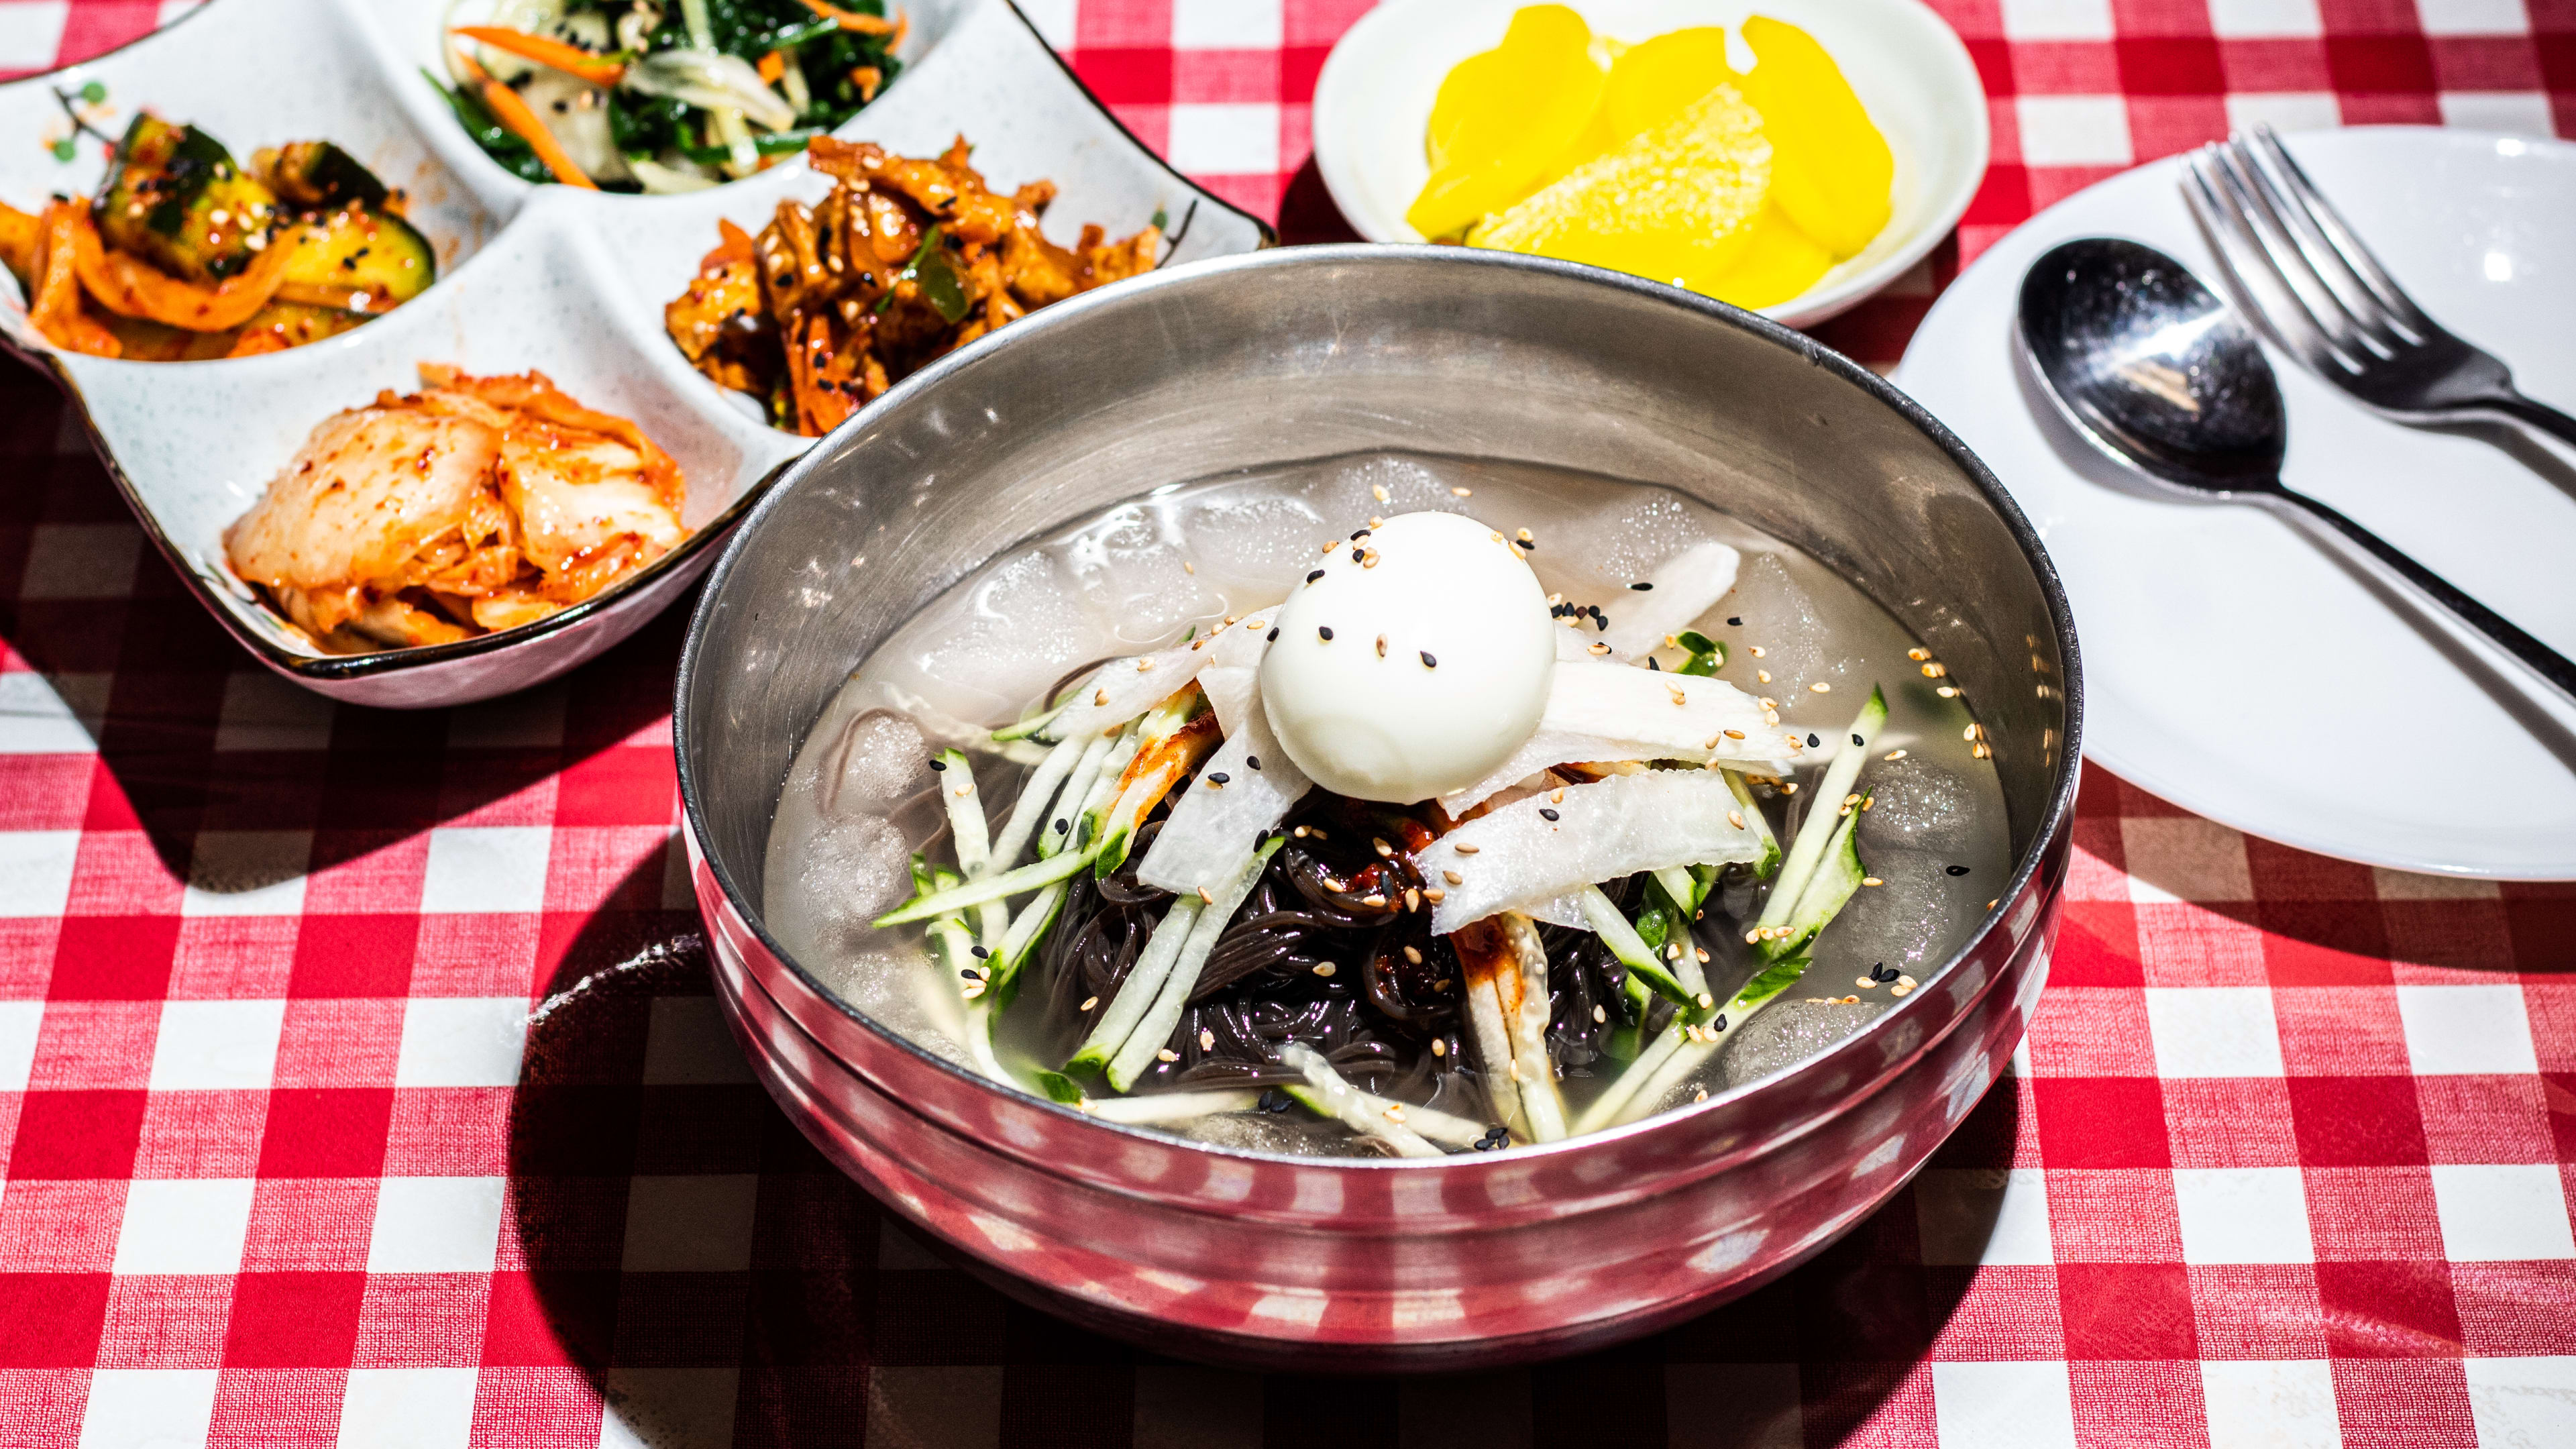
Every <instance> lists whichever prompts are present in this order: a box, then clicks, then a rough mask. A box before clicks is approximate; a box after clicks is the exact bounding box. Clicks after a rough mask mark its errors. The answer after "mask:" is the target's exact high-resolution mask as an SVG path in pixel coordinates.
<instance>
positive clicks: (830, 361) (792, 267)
mask: <svg viewBox="0 0 2576 1449" xmlns="http://www.w3.org/2000/svg"><path fill="white" fill-rule="evenodd" d="M807 154H808V156H809V157H810V158H811V160H812V162H813V165H814V168H815V169H816V170H818V171H821V172H823V173H825V174H826V175H829V176H831V177H832V178H833V180H834V181H835V182H836V183H837V184H835V185H834V187H833V188H832V194H831V195H829V196H827V197H825V198H824V199H823V201H822V202H821V204H819V205H816V206H811V207H809V206H806V205H805V204H803V203H802V202H798V201H793V200H789V201H782V202H780V203H779V204H778V214H777V216H776V217H775V218H774V219H773V220H772V221H771V222H770V223H769V225H768V226H766V227H763V228H762V229H761V232H760V235H759V236H758V237H757V238H754V237H752V236H751V235H750V234H748V233H746V232H745V231H743V229H742V228H740V227H738V226H735V225H734V224H733V223H732V222H729V221H727V222H720V223H719V225H720V226H721V227H722V228H723V231H724V242H723V244H722V245H720V246H718V247H717V248H716V249H715V250H714V251H711V252H709V253H707V255H706V257H705V259H704V260H702V261H701V262H700V263H699V264H698V275H697V277H696V278H695V279H693V280H692V281H691V282H690V283H689V290H688V292H687V293H686V294H685V295H683V296H682V297H681V298H680V299H679V300H677V301H675V302H673V303H671V304H670V306H668V307H667V308H665V309H664V310H663V321H664V324H665V325H666V326H667V327H668V328H669V329H670V333H671V340H672V341H674V342H677V343H678V344H679V345H680V350H681V351H682V352H684V353H687V354H688V357H689V360H690V361H691V362H693V363H695V364H696V365H697V368H698V370H699V371H700V372H703V373H705V374H706V375H707V376H708V377H711V378H713V379H715V380H716V381H717V382H718V383H721V384H722V385H724V386H726V387H729V388H733V389H735V390H737V391H741V392H746V393H750V394H751V395H752V396H754V397H757V398H760V399H762V400H763V401H764V402H766V404H767V405H768V409H769V415H770V418H771V420H772V421H773V422H775V423H777V424H778V426H780V427H782V428H792V429H794V430H795V431H797V432H800V433H804V434H806V435H808V436H811V437H820V436H822V435H823V434H825V433H828V432H830V431H831V430H832V429H833V428H834V427H836V426H838V425H839V424H840V423H841V422H842V421H843V420H844V419H846V418H848V417H849V416H850V415H851V414H852V413H855V412H857V411H858V410H859V409H860V408H861V407H862V406H864V405H866V404H867V403H868V402H870V401H871V400H873V399H875V398H876V397H878V396H879V395H881V394H882V393H884V392H885V390H886V389H887V388H889V387H892V386H893V385H894V384H895V383H897V382H900V381H902V380H903V379H904V377H906V376H907V375H909V374H910V373H912V372H913V371H914V370H916V369H918V368H920V367H921V366H923V365H924V364H926V363H928V362H929V361H931V360H932V359H933V358H936V357H938V356H940V355H941V354H942V353H945V352H948V351H950V350H952V349H954V348H958V347H962V346H964V345H965V344H967V343H969V342H972V341H974V340H975V339H976V338H978V337H981V336H983V335H984V334H985V333H987V332H990V331H992V330H993V329H994V328H996V327H1000V326H1002V325H1004V324H1005V323H1008V322H1011V321H1014V320H1016V319H1018V318H1020V317H1023V316H1026V315H1027V314H1028V313H1029V312H1030V311H1032V310H1034V309H1036V308H1039V307H1043V306H1045V305H1047V304H1048V303H1050V302H1060V301H1062V300H1064V299H1065V298H1067V297H1070V296H1072V295H1074V294H1075V293H1077V292H1087V291H1089V290H1091V289H1092V288H1094V287H1097V286H1101V285H1103V284H1105V283H1109V282H1114V281H1117V280H1119V279H1120V278H1122V277H1132V276H1135V275H1137V274H1138V273H1140V272H1147V271H1151V270H1152V269H1153V267H1154V261H1155V254H1156V252H1157V251H1158V250H1159V249H1160V242H1161V240H1162V232H1161V230H1160V229H1159V228H1158V227H1154V226H1148V227H1146V228H1145V229H1144V230H1142V231H1139V232H1137V233H1136V234H1135V235H1134V236H1131V237H1129V238H1127V239H1126V240H1125V241H1121V242H1106V241H1104V240H1103V237H1104V235H1105V233H1104V232H1103V231H1102V229H1101V228H1100V227H1098V226H1085V227H1083V229H1082V236H1081V239H1080V240H1079V241H1077V242H1075V243H1074V245H1073V246H1072V247H1070V248H1066V247H1060V246H1057V245H1056V244H1055V243H1053V242H1051V241H1048V240H1047V239H1046V236H1045V234H1044V233H1043V232H1041V231H1040V230H1039V228H1038V223H1039V218H1040V217H1041V216H1042V215H1043V214H1044V212H1045V211H1046V207H1047V203H1048V202H1050V201H1052V200H1054V199H1055V184H1054V183H1053V182H1050V181H1032V182H1030V183H1029V184H1028V185H1026V186H1023V187H1021V188H1020V189H1019V190H1017V191H1015V192H1013V193H1011V194H1010V195H1008V196H1003V195H999V194H997V193H995V192H993V191H991V190H988V189H987V188H986V187H985V184H984V178H983V177H982V176H981V175H980V174H978V173H977V172H976V171H975V169H974V168H973V167H971V166H969V165H967V155H968V147H967V145H966V139H965V138H964V137H962V136H961V137H959V138H958V139H957V141H956V144H954V145H952V146H950V147H949V148H948V152H947V154H946V155H944V156H941V157H940V158H938V159H937V160H935V161H932V160H915V159H911V158H907V157H902V156H892V155H888V154H887V153H886V152H885V150H884V149H882V148H880V147H878V146H875V145H872V144H870V143H868V142H864V141H860V142H848V141H836V140H833V139H832V138H830V137H828V136H818V137H816V138H815V139H814V141H813V143H812V146H811V147H810V149H809V150H808V153H807Z"/></svg>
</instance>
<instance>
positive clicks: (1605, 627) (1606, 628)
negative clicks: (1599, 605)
mask: <svg viewBox="0 0 2576 1449" xmlns="http://www.w3.org/2000/svg"><path fill="white" fill-rule="evenodd" d="M1592 622H1593V623H1595V624H1598V625H1600V626H1601V632H1602V633H1604V634H1607V633H1609V632H1610V621H1609V620H1607V619H1605V618H1602V617H1601V611H1600V610H1598V609H1595V610H1593V611H1592Z"/></svg>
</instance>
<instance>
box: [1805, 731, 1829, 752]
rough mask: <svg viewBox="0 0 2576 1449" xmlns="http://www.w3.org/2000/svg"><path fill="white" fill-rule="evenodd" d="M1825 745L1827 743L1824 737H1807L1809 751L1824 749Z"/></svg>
mask: <svg viewBox="0 0 2576 1449" xmlns="http://www.w3.org/2000/svg"><path fill="white" fill-rule="evenodd" d="M1824 745H1825V742H1824V740H1823V738H1822V737H1820V736H1817V735H1812V734H1811V735H1809V736H1807V748H1808V749H1811V750H1818V749H1823V748H1824Z"/></svg>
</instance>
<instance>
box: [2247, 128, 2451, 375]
mask: <svg viewBox="0 0 2576 1449" xmlns="http://www.w3.org/2000/svg"><path fill="white" fill-rule="evenodd" d="M2250 140H2251V143H2252V145H2253V147H2254V149H2255V150H2256V151H2257V152H2259V153H2260V154H2261V155H2262V157H2263V159H2264V160H2265V161H2267V162H2269V163H2270V167H2271V169H2272V170H2273V171H2274V172H2276V173H2278V174H2279V176H2280V177H2281V179H2282V180H2283V181H2285V182H2287V183H2288V184H2289V188H2290V194H2291V196H2292V197H2294V198H2296V199H2297V201H2298V204H2299V206H2300V208H2301V209H2302V210H2304V211H2305V212H2306V213H2307V215H2308V218H2309V220H2310V221H2312V222H2314V223H2315V224H2316V227H2317V229H2318V232H2319V234H2320V235H2321V236H2323V237H2324V238H2325V240H2326V243H2327V244H2328V245H2329V246H2331V247H2332V248H2333V249H2334V253H2335V257H2336V259H2337V260H2338V261H2341V262H2342V263H2343V264H2344V265H2345V266H2346V267H2348V268H2349V269H2351V271H2352V273H2353V277H2354V279H2355V280H2356V281H2358V282H2360V283H2361V285H2362V286H2363V287H2364V288H2366V289H2368V291H2369V292H2370V294H2371V295H2372V296H2373V297H2374V298H2376V299H2377V300H2378V302H2379V303H2380V305H2381V306H2383V307H2386V308H2387V309H2388V310H2389V311H2390V312H2391V313H2393V314H2395V317H2396V321H2397V323H2398V325H2399V326H2400V327H2401V328H2402V329H2403V330H2405V331H2407V332H2411V333H2413V334H2414V338H2413V340H2415V341H2419V342H2420V341H2423V340H2425V339H2427V338H2430V337H2433V336H2437V335H2439V334H2440V333H2441V330H2442V329H2441V326H2440V325H2439V324H2438V323H2436V322H2434V320H2433V319H2432V318H2430V317H2427V316H2425V315H2424V310H2423V309H2422V308H2420V307H2418V306H2416V305H2415V299H2414V298H2412V297H2409V296H2407V295H2406V289H2405V288H2403V287H2400V286H2398V285H2397V281H2396V279H2395V278H2393V277H2391V276H2389V275H2388V272H2387V269H2386V268H2383V267H2382V266H2380V265H2379V258H2378V257H2376V256H2374V255H2372V254H2371V250H2370V248H2369V247H2367V246H2365V245H2363V243H2362V240H2361V237H2360V234H2359V233H2357V232H2355V231H2354V230H2353V229H2352V226H2351V224H2350V223H2349V222H2346V221H2345V220H2344V219H2343V213H2342V212H2339V211H2337V210H2335V208H2334V203H2333V202H2331V201H2328V200H2326V195H2325V193H2324V192H2322V191H2320V190H2318V189H2317V184H2316V183H2315V182H2314V181H2311V180H2309V179H2308V173H2307V171H2306V170H2305V169H2304V168H2302V167H2301V166H2300V165H2299V162H2298V158H2296V157H2294V156H2292V155H2291V154H2290V148H2289V147H2287V146H2284V145H2282V144H2281V138H2280V137H2279V136H2278V135H2276V134H2274V132H2273V130H2272V128H2271V127H2270V126H2269V125H2266V124H2264V123H2262V122H2259V121H2258V122H2256V123H2255V124H2254V128H2253V130H2252V132H2251V135H2250Z"/></svg>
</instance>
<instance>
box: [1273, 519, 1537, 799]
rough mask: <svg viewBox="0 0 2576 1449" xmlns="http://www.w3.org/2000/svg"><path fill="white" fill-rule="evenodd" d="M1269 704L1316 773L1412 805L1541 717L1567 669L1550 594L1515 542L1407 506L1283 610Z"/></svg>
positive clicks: (1320, 566) (1326, 566)
mask: <svg viewBox="0 0 2576 1449" xmlns="http://www.w3.org/2000/svg"><path fill="white" fill-rule="evenodd" d="M1276 620H1277V624H1278V628H1279V636H1278V638H1277V639H1276V640H1275V641H1274V642H1273V643H1272V644H1271V646H1270V649H1269V652H1268V653H1267V654H1265V655H1264V656H1263V657H1262V661H1261V702H1262V707H1263V709H1264V710H1265V712H1266V713H1267V714H1268V716H1269V719H1270V728H1271V730H1272V732H1273V733H1275V734H1277V735H1278V736H1279V743H1280V745H1281V747H1282V748H1284V749H1286V750H1287V751H1288V757H1289V758H1290V759H1292V760H1294V761H1296V762H1297V768H1299V769H1301V770H1303V771H1305V772H1306V774H1307V775H1308V776H1310V777H1311V778H1312V779H1313V780H1314V781H1315V782H1316V783H1317V784H1319V785H1321V786H1323V787H1324V788H1325V789H1327V790H1330V791H1332V792H1334V793H1335V794H1339V795H1349V796H1352V797H1354V798H1357V799H1362V800H1384V801H1389V802H1392V803H1396V804H1410V803H1412V802H1413V801H1416V800H1426V799H1429V798H1430V797H1432V796H1434V795H1438V794H1441V793H1443V792H1445V791H1449V790H1455V789H1458V788H1460V787H1462V786H1465V785H1469V784H1472V783H1474V782H1475V781H1477V780H1480V779H1482V778H1484V777H1485V776H1486V775H1487V774H1489V773H1491V772H1492V771H1493V770H1494V769H1495V768H1497V767H1498V766H1500V765H1501V764H1502V763H1503V761H1504V760H1506V759H1508V758H1509V757H1510V756H1511V753H1512V751H1513V750H1515V749H1517V748H1518V747H1519V746H1520V744H1521V742H1522V741H1524V740H1526V739H1528V738H1529V737H1530V734H1531V733H1532V732H1533V731H1534V730H1536V729H1537V728H1538V721H1539V715H1540V714H1541V713H1542V712H1543V711H1544V710H1545V709H1546V707H1547V693H1548V685H1549V682H1550V681H1551V680H1552V679H1553V678H1554V676H1555V673H1556V637H1555V634H1554V632H1553V631H1554V625H1553V622H1552V621H1551V620H1550V619H1549V618H1548V606H1547V591H1546V590H1545V589H1543V588H1541V587H1540V586H1539V582H1538V576H1537V575H1535V574H1533V573H1531V572H1530V567H1529V563H1528V561H1527V560H1526V559H1524V558H1523V557H1522V549H1521V548H1520V547H1519V545H1518V544H1517V543H1516V542H1515V541H1514V539H1513V538H1512V537H1511V536H1510V535H1508V534H1505V533H1503V532H1501V531H1500V530H1497V529H1494V528H1492V527H1489V526H1488V525H1486V524H1482V523H1479V522H1477V521H1476V520H1475V519H1472V518H1468V517H1465V516H1462V515H1460V514H1455V513H1407V514H1403V515H1401V516H1399V517H1395V518H1390V519H1388V520H1386V521H1385V522H1384V523H1382V524H1380V525H1378V526H1377V527H1376V528H1375V529H1372V530H1370V531H1368V532H1366V533H1364V534H1362V535H1361V536H1360V537H1358V538H1355V539H1350V540H1346V541H1343V542H1341V543H1339V544H1337V545H1335V546H1333V547H1331V548H1328V549H1327V550H1326V551H1325V552H1324V553H1322V554H1321V555H1319V556H1318V557H1317V558H1316V561H1315V564H1314V566H1313V570H1312V572H1311V573H1310V574H1309V575H1308V577H1307V579H1306V581H1305V582H1304V583H1303V584H1301V585H1300V586H1299V587H1298V588H1297V589H1296V591H1295V592H1293V593H1291V594H1290V595H1289V596H1288V601H1287V603H1285V604H1283V605H1281V606H1280V608H1279V611H1278V613H1277V615H1276Z"/></svg>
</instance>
